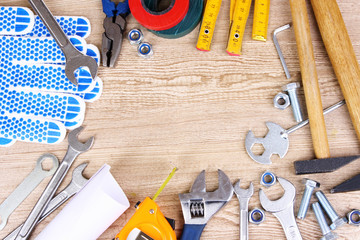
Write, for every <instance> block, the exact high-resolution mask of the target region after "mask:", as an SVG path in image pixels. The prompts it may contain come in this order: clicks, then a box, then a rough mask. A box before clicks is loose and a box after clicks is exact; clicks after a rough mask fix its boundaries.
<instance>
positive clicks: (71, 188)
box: [3, 163, 88, 240]
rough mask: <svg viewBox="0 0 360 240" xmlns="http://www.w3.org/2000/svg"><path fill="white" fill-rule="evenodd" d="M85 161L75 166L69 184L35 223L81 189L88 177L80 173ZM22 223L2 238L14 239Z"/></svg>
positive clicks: (85, 164) (5, 239)
mask: <svg viewBox="0 0 360 240" xmlns="http://www.w3.org/2000/svg"><path fill="white" fill-rule="evenodd" d="M86 166H87V163H82V164H80V165H79V166H78V167H76V168H75V169H74V171H73V174H72V179H71V182H70V183H69V185H67V187H66V188H64V190H62V191H61V192H60V193H59V194H58V195H56V196H55V197H54V198H53V199H52V200H51V201H50V203H49V205H48V206H47V208H46V210H45V212H44V213H43V215H42V216H41V218H40V219H39V221H38V222H37V223H40V222H41V221H42V220H44V219H45V218H46V217H47V216H49V215H50V214H51V213H52V212H53V211H55V210H56V209H57V208H58V207H60V206H61V205H62V204H63V203H65V202H66V201H67V200H68V199H69V198H71V197H72V196H74V195H75V194H76V193H77V192H79V191H80V189H82V188H83V187H84V186H85V184H86V183H87V181H88V179H87V178H85V177H84V176H83V175H82V173H83V171H84V169H85V168H86ZM22 226H23V224H21V225H20V226H18V227H17V228H16V229H15V230H13V231H12V232H11V233H10V234H9V235H7V236H6V237H5V238H4V239H3V240H14V239H15V237H16V235H17V234H18V233H19V231H20V229H21V227H22Z"/></svg>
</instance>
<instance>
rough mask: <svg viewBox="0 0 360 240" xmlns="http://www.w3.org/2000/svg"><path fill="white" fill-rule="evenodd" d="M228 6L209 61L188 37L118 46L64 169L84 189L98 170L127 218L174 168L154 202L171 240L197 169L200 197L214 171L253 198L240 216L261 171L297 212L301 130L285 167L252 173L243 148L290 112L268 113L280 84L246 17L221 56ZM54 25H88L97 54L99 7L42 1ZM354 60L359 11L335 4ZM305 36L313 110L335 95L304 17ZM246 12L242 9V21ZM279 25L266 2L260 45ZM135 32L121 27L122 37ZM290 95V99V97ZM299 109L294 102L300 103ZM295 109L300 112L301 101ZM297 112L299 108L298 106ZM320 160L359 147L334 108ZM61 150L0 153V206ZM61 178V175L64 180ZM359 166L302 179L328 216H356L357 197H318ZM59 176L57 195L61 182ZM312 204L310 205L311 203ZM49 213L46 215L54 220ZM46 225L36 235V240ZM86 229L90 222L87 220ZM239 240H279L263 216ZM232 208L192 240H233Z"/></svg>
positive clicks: (271, 55) (306, 150) (307, 144)
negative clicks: (316, 98)
mask: <svg viewBox="0 0 360 240" xmlns="http://www.w3.org/2000/svg"><path fill="white" fill-rule="evenodd" d="M229 2H230V1H225V0H224V1H223V5H222V7H221V10H220V14H219V18H218V21H217V24H216V30H215V35H214V38H213V42H212V47H211V51H210V52H200V51H198V50H196V49H195V44H196V40H197V33H198V28H197V29H195V30H194V31H193V32H192V33H191V34H189V35H187V36H185V37H183V38H180V39H176V40H168V39H161V38H158V37H156V36H155V35H153V34H152V33H150V32H148V31H146V30H145V29H143V30H144V33H145V39H146V41H148V42H150V43H152V44H153V47H154V56H153V57H152V58H151V59H149V60H144V59H142V58H139V57H138V56H137V54H136V48H135V47H134V46H131V45H130V44H129V43H128V42H127V41H124V43H123V48H122V50H121V55H120V58H119V61H118V63H117V66H116V68H114V69H109V68H104V67H101V68H100V69H99V76H100V77H101V78H102V80H103V81H104V92H103V95H102V97H101V98H100V99H99V100H98V101H96V102H94V103H92V104H88V105H87V112H86V120H85V122H84V126H86V130H85V131H84V133H82V134H81V139H86V138H87V137H89V136H92V135H94V136H95V138H96V139H95V144H94V146H93V148H92V149H91V151H89V152H87V153H85V154H83V155H81V156H80V157H79V158H78V159H77V160H76V162H75V164H74V166H73V167H72V169H73V168H74V167H75V166H77V165H79V164H80V163H82V162H84V161H87V162H89V166H88V167H87V168H86V170H85V175H86V176H88V177H90V176H91V175H92V174H94V173H95V172H96V171H97V170H98V169H99V168H100V167H101V166H102V165H103V164H104V163H107V164H109V165H111V167H112V168H111V172H112V174H113V175H114V177H115V179H116V180H117V181H118V183H119V184H120V185H121V187H122V188H123V190H124V191H125V193H126V194H127V196H128V198H129V200H130V203H131V206H134V204H135V203H136V202H137V201H141V200H143V199H144V198H145V197H146V196H152V195H153V194H154V193H155V192H156V190H157V189H158V188H159V187H160V185H161V183H162V182H163V181H164V180H165V178H166V177H167V175H168V174H169V172H170V171H171V169H172V168H173V167H174V166H177V167H178V168H179V171H178V172H177V173H176V174H175V176H174V178H173V179H172V180H171V181H170V183H169V184H168V186H167V187H166V188H165V190H164V191H163V193H162V194H161V195H160V196H159V198H158V199H157V203H158V205H159V206H160V207H161V210H162V212H163V213H164V214H165V215H166V216H167V217H170V218H174V219H175V220H176V233H177V236H180V235H181V231H182V226H183V218H182V212H181V207H180V202H179V199H178V196H177V195H178V194H179V193H184V192H188V191H189V189H190V186H191V184H192V183H193V181H194V180H195V178H196V176H197V175H198V173H199V172H200V171H201V170H203V169H206V171H207V186H208V190H214V189H216V187H217V175H216V170H217V169H218V168H219V169H222V170H223V171H224V172H225V173H226V174H227V175H228V176H229V177H230V178H231V180H232V182H235V181H236V180H237V179H238V178H241V181H242V186H244V187H246V186H248V184H249V182H250V181H253V183H254V185H255V189H256V191H255V193H254V196H253V197H252V199H251V201H250V209H251V208H254V207H260V203H259V198H258V189H259V188H260V184H259V178H260V175H261V173H262V172H263V171H265V170H271V171H273V172H274V173H275V174H277V175H278V176H281V177H284V178H286V179H288V180H290V181H291V182H293V184H294V185H295V186H296V189H297V193H298V194H297V196H296V202H295V212H297V209H298V207H299V203H300V200H301V195H302V192H303V189H304V187H303V185H302V183H301V179H302V178H303V176H295V174H294V168H293V161H296V160H305V159H311V158H314V152H313V150H312V143H311V136H310V130H309V128H308V127H304V128H302V129H300V130H298V131H296V132H294V133H292V134H291V135H290V147H289V152H288V154H287V155H286V157H285V158H283V159H279V158H277V157H274V158H273V164H272V165H269V166H265V165H260V164H257V163H255V162H254V161H253V160H251V159H250V158H249V156H248V155H247V154H246V151H245V147H244V140H245V136H246V133H247V131H248V130H249V129H252V130H253V131H254V133H255V135H256V136H263V135H264V134H265V133H266V126H265V121H273V122H276V123H278V124H280V125H281V126H283V127H284V128H288V127H291V126H292V125H294V124H295V122H294V120H293V117H292V113H291V110H290V108H288V109H286V110H285V111H280V110H278V109H275V108H274V107H273V104H272V99H273V97H274V96H275V95H276V94H277V93H278V92H279V91H281V87H282V86H283V85H284V84H286V83H288V82H289V80H287V79H286V77H285V74H284V72H283V69H282V67H281V64H280V60H279V59H278V56H277V53H276V51H275V48H274V45H273V42H272V40H271V39H270V34H269V37H268V38H269V40H268V41H267V42H266V43H264V42H258V41H253V40H251V29H252V16H253V13H251V14H250V17H249V20H248V23H247V29H246V31H245V37H244V43H243V55H242V56H240V57H231V56H228V55H227V54H226V52H225V48H226V42H227V34H228V23H229ZM46 3H47V5H48V7H49V8H50V9H51V11H52V12H53V13H54V14H56V15H83V16H86V17H88V18H89V19H90V21H91V25H92V33H91V35H90V37H89V38H88V39H87V42H88V43H92V44H95V45H96V46H98V47H99V48H100V47H101V36H102V32H103V27H102V21H103V18H104V16H105V15H104V14H103V12H102V6H101V1H100V0H86V1H85V0H78V1H71V0H63V1H54V0H46ZM338 4H339V7H340V10H341V12H342V14H343V18H344V21H345V24H346V26H347V29H348V32H349V34H350V38H351V40H352V43H353V45H354V50H355V52H356V55H357V58H358V59H359V57H360V39H359V38H360V28H359V23H360V3H359V2H358V0H338ZM0 5H4V6H10V5H16V6H29V4H28V3H27V1H25V0H12V1H5V0H1V1H0ZM309 6H310V5H309V2H308V10H309V16H310V25H311V34H312V40H313V45H314V52H315V59H316V64H317V71H318V75H319V83H320V89H321V94H322V101H323V105H324V107H327V106H330V105H332V104H333V103H335V102H337V101H339V100H341V99H343V96H342V94H341V91H340V88H339V85H338V83H337V80H336V78H335V75H334V72H333V70H332V67H331V64H330V61H329V59H328V57H327V55H326V52H325V48H324V46H323V43H322V41H321V37H320V34H319V31H318V28H317V26H316V24H315V19H314V15H313V13H312V11H311V9H310V8H309ZM251 11H253V8H252V10H251ZM290 21H291V15H290V7H289V3H288V0H273V1H272V2H271V9H270V21H269V33H270V32H272V31H273V30H274V29H275V28H277V27H279V26H281V25H284V24H286V23H289V22H290ZM134 27H139V24H138V23H137V22H136V20H135V19H134V18H133V17H132V16H130V17H129V18H128V27H127V29H131V28H134ZM279 41H280V44H281V46H282V49H283V52H284V55H285V58H286V61H287V63H288V66H289V69H290V73H291V74H292V76H293V77H292V81H299V82H300V81H301V79H300V67H299V62H298V59H297V52H296V43H295V37H294V34H293V32H292V30H290V31H287V32H284V33H281V34H280V35H279ZM301 94H302V91H301ZM301 98H302V100H304V98H303V95H302V96H301ZM303 104H304V101H303ZM304 109H305V106H304ZM325 121H326V127H327V132H328V137H329V145H330V152H331V156H333V157H338V156H346V155H354V154H359V153H360V151H359V141H358V140H357V138H356V134H355V132H354V129H353V127H352V125H351V121H350V118H349V114H348V112H347V109H346V107H342V108H341V109H339V110H336V112H333V113H331V114H329V115H327V116H326V117H325ZM66 149H67V142H66V141H64V142H63V143H61V144H59V145H55V146H46V145H38V144H29V143H20V142H18V143H16V144H15V145H13V146H12V147H9V148H2V149H0V156H1V157H0V164H1V168H0V202H2V201H3V200H4V199H5V198H6V197H7V196H8V195H9V194H10V193H11V192H12V191H13V190H14V188H15V187H16V186H17V185H18V184H19V183H20V182H21V181H22V179H23V178H24V177H25V176H26V175H27V174H28V173H29V172H30V171H31V170H32V168H33V167H34V164H35V161H36V159H37V158H38V157H39V156H40V155H41V154H42V153H45V152H51V153H53V154H55V155H56V156H57V157H58V158H59V159H62V157H63V156H64V154H65V152H66ZM72 169H71V170H72ZM359 169H360V161H359V160H357V161H355V162H353V163H351V164H350V165H348V166H346V167H344V168H342V169H340V170H339V171H336V172H334V173H328V174H317V175H311V176H308V177H310V178H312V179H314V180H317V181H320V182H321V184H322V186H321V189H322V190H323V191H324V192H325V193H326V194H327V196H328V198H329V200H330V201H331V202H332V203H333V205H334V208H335V209H336V211H337V212H338V213H339V214H340V215H345V214H346V213H347V212H348V211H350V210H351V209H353V208H360V206H359V202H360V196H359V192H353V193H344V194H330V193H329V189H330V188H331V187H333V186H335V185H337V184H339V183H341V182H343V181H344V180H346V179H348V178H350V177H352V176H354V175H356V174H358V173H360V172H359ZM70 178H71V176H70V175H69V176H67V178H66V179H65V182H64V184H63V185H62V186H65V185H66V184H67V183H68V182H69V181H70ZM45 186H46V183H45V182H44V183H42V184H41V185H40V187H38V188H37V189H36V191H34V192H33V193H32V194H31V195H30V197H29V198H28V199H27V200H26V201H25V202H24V203H23V204H22V205H21V206H20V207H19V208H18V209H17V210H16V211H15V212H14V213H13V214H12V215H11V217H10V219H9V222H8V224H7V226H6V228H5V229H4V230H2V231H1V232H0V237H4V236H6V234H7V233H8V232H10V231H11V230H12V229H13V228H14V227H16V226H17V225H18V224H20V223H21V222H22V221H23V220H24V219H25V218H26V216H27V215H28V213H29V211H30V210H31V209H32V206H33V205H34V204H35V202H36V200H37V198H38V197H39V195H40V194H41V192H42V189H43V188H44V187H45ZM274 189H276V190H275V191H272V192H271V193H270V192H269V191H267V193H268V194H269V195H271V197H272V199H275V198H276V197H280V196H281V194H282V192H281V191H282V190H281V187H279V186H277V187H274ZM312 201H314V199H313V200H312ZM134 211H135V210H134V208H133V207H131V208H130V209H129V210H128V211H127V212H126V213H125V214H123V215H122V216H121V217H120V218H119V219H118V220H117V221H115V222H114V224H113V225H112V226H111V227H110V228H109V229H107V230H106V231H105V232H104V233H103V235H102V236H101V237H100V238H99V239H101V240H106V239H112V238H113V237H114V236H115V235H116V234H117V233H118V232H119V231H120V230H121V227H122V226H124V224H125V223H126V222H127V220H128V219H129V218H130V217H131V216H132V214H133V213H134ZM58 212H59V210H58V211H56V212H55V214H56V213H58ZM55 214H53V215H52V216H50V217H49V218H48V219H46V220H45V221H44V222H43V223H41V224H40V225H39V226H38V227H37V228H36V231H35V233H34V236H36V235H37V234H38V233H39V232H40V231H41V230H42V229H43V228H44V227H45V226H46V224H47V223H49V221H50V220H51V219H52V218H53V217H54V215H55ZM94 220H96V219H94ZM298 225H299V228H300V231H301V233H302V236H303V238H304V239H316V238H319V237H321V232H320V229H319V226H318V224H317V223H316V220H315V216H314V213H313V212H312V211H310V212H309V214H308V217H307V218H306V219H305V220H303V221H298ZM249 231H250V239H284V238H285V235H284V233H283V230H282V229H281V226H280V224H279V222H278V221H277V219H276V218H275V217H274V216H272V215H270V214H267V215H266V221H265V222H264V223H263V224H261V225H258V226H257V225H253V224H250V225H249ZM336 233H338V234H339V235H340V236H341V239H360V237H359V233H360V229H359V228H356V227H353V226H345V227H342V228H340V229H338V230H336ZM238 234H239V204H238V201H237V199H236V198H235V197H234V198H233V199H232V201H231V202H230V203H229V204H228V205H227V206H226V207H225V208H224V209H222V210H221V212H219V213H218V214H217V215H216V216H215V217H214V218H213V219H212V220H211V221H210V222H209V223H208V225H207V226H206V228H205V231H204V233H203V234H202V239H220V238H223V239H228V240H230V239H238V238H239V237H238Z"/></svg>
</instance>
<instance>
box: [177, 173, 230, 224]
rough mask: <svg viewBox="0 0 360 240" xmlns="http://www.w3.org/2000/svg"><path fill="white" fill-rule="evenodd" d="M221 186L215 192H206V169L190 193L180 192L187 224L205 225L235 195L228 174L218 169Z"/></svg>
mask: <svg viewBox="0 0 360 240" xmlns="http://www.w3.org/2000/svg"><path fill="white" fill-rule="evenodd" d="M218 178H219V188H218V189H217V190H216V191H214V192H206V185H205V171H202V172H201V173H200V174H199V175H198V177H197V178H196V180H195V182H194V184H193V186H192V187H191V190H190V192H189V193H183V194H179V198H180V202H181V208H182V211H183V215H184V219H185V223H186V224H193V225H204V224H206V223H207V222H208V221H209V220H210V219H211V218H212V216H214V215H215V214H216V213H217V212H218V211H219V210H220V209H221V208H222V207H224V206H225V205H226V204H227V203H228V202H229V201H230V199H231V197H232V196H233V187H232V184H231V182H230V179H229V178H228V176H227V175H226V174H225V173H224V172H223V171H221V170H220V169H219V170H218Z"/></svg>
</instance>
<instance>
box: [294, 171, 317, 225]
mask: <svg viewBox="0 0 360 240" xmlns="http://www.w3.org/2000/svg"><path fill="white" fill-rule="evenodd" d="M303 183H304V184H305V190H304V194H303V197H302V199H301V203H300V207H299V211H298V214H297V218H298V219H305V217H306V213H307V211H308V209H309V205H310V200H311V196H312V194H313V192H314V189H315V188H319V187H320V183H318V182H317V181H314V180H311V179H307V178H304V179H303Z"/></svg>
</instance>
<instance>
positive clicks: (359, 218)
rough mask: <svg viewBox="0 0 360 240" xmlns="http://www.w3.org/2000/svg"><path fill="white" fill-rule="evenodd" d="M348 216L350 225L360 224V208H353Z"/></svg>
mask: <svg viewBox="0 0 360 240" xmlns="http://www.w3.org/2000/svg"><path fill="white" fill-rule="evenodd" d="M346 216H347V219H348V223H349V224H350V225H354V226H360V210H358V209H353V210H351V212H349V213H348V214H347V215H346Z"/></svg>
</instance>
